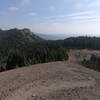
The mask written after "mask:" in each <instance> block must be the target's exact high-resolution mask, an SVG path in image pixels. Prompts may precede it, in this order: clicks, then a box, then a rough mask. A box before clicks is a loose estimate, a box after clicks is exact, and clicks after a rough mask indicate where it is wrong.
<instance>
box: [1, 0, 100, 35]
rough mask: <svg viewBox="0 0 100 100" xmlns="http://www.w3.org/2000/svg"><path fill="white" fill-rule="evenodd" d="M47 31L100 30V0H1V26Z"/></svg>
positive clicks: (88, 32)
mask: <svg viewBox="0 0 100 100" xmlns="http://www.w3.org/2000/svg"><path fill="white" fill-rule="evenodd" d="M15 27H17V28H30V29H31V30H32V31H33V32H38V33H47V34H58V33H59V34H61V33H63V34H65V33H66V34H67V33H71V34H72V33H75V34H76V33H77V34H79V35H92V36H93V35H95V36H99V34H100V0H0V28H2V29H9V28H15Z"/></svg>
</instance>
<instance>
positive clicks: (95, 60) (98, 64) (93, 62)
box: [81, 55, 100, 72]
mask: <svg viewBox="0 0 100 100" xmlns="http://www.w3.org/2000/svg"><path fill="white" fill-rule="evenodd" d="M81 64H82V65H84V66H86V67H87V68H90V69H94V70H96V71H99V72H100V57H97V56H95V55H92V56H91V58H90V60H85V59H84V60H83V61H82V62H81Z"/></svg>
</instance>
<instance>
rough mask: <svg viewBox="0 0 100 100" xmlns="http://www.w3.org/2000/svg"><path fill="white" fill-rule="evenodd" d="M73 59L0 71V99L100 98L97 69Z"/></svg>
mask: <svg viewBox="0 0 100 100" xmlns="http://www.w3.org/2000/svg"><path fill="white" fill-rule="evenodd" d="M71 57H72V56H71ZM73 60H74V59H73ZM73 60H71V59H70V60H69V61H67V62H66V61H65V62H52V63H46V64H38V65H33V66H30V67H26V68H21V69H16V70H11V71H7V72H3V73H0V100H100V73H98V72H95V71H93V70H90V69H87V68H84V67H83V66H80V65H78V64H77V63H76V62H74V61H73Z"/></svg>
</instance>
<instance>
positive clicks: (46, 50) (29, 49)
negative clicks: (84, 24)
mask: <svg viewBox="0 0 100 100" xmlns="http://www.w3.org/2000/svg"><path fill="white" fill-rule="evenodd" d="M68 49H95V50H100V38H97V37H76V38H73V37H71V38H67V39H65V40H56V41H53V40H52V41H50V40H49V41H46V40H43V39H41V38H40V37H38V36H36V35H34V34H33V33H32V32H31V31H30V30H29V29H23V30H18V29H11V30H7V31H3V30H0V71H5V70H9V69H13V68H17V67H22V66H27V65H33V64H38V63H44V62H51V61H63V60H67V59H68V55H67V51H68Z"/></svg>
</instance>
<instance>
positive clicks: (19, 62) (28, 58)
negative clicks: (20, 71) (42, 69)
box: [0, 48, 68, 71]
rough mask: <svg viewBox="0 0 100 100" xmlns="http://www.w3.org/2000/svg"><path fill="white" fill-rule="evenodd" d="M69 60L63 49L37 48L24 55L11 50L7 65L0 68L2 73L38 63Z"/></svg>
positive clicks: (6, 60) (6, 61)
mask: <svg viewBox="0 0 100 100" xmlns="http://www.w3.org/2000/svg"><path fill="white" fill-rule="evenodd" d="M2 59H3V58H2ZM64 60H68V55H67V51H66V50H65V49H63V48H56V49H53V48H36V49H34V50H33V51H31V53H28V52H27V53H23V52H21V51H20V50H18V49H17V50H16V49H13V50H10V51H9V54H8V58H7V59H5V63H4V64H2V62H1V65H2V66H0V71H5V70H10V69H15V68H18V67H22V66H28V65H33V64H38V63H45V62H51V61H64Z"/></svg>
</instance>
